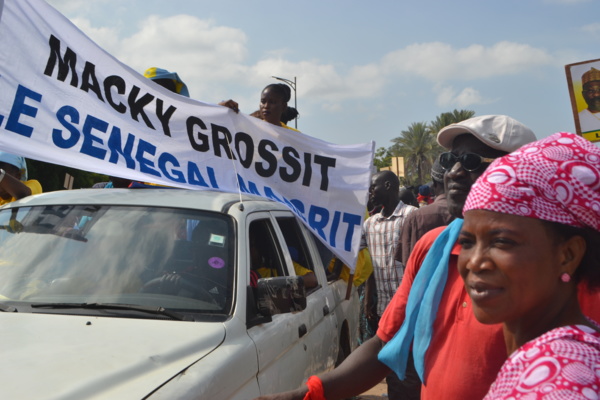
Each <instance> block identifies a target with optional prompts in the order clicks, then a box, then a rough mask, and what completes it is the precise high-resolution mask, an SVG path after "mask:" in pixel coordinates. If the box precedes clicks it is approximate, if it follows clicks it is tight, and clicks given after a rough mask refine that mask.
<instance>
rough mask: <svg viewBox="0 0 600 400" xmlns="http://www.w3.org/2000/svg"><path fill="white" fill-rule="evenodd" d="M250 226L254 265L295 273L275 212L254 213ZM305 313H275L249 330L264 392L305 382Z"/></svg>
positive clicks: (275, 272) (249, 254)
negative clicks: (275, 219) (274, 218)
mask: <svg viewBox="0 0 600 400" xmlns="http://www.w3.org/2000/svg"><path fill="white" fill-rule="evenodd" d="M246 227H247V228H246V229H247V233H246V237H247V238H248V239H247V240H248V242H247V246H246V247H247V249H248V251H247V255H246V257H247V260H249V261H250V262H249V263H248V264H249V266H250V268H252V269H254V270H259V268H260V269H266V270H271V271H272V275H271V276H275V275H278V276H284V275H286V276H287V275H291V272H290V269H288V265H287V263H286V261H285V258H284V256H283V248H282V246H281V242H280V234H278V232H277V228H276V226H275V221H274V220H273V218H272V217H271V215H270V214H269V213H268V212H257V213H252V214H250V215H249V216H248V217H247V223H246ZM253 262H254V264H255V265H252V264H253ZM256 263H260V266H257V265H256ZM248 301H251V299H248ZM301 314H302V312H295V313H285V314H277V315H273V317H272V321H270V322H265V323H262V324H259V325H256V326H253V327H251V328H249V329H248V335H249V336H250V338H251V339H252V340H253V341H254V343H255V345H256V351H257V358H258V374H257V380H258V384H259V387H260V390H261V393H274V392H279V391H283V390H289V389H292V388H294V387H297V386H299V385H300V384H301V383H302V380H303V378H304V369H305V366H306V365H307V364H308V362H309V361H308V355H307V352H306V350H305V349H304V346H303V344H302V342H301V338H302V336H304V335H305V333H304V330H305V329H304V327H303V326H302V325H303V322H302V317H301Z"/></svg>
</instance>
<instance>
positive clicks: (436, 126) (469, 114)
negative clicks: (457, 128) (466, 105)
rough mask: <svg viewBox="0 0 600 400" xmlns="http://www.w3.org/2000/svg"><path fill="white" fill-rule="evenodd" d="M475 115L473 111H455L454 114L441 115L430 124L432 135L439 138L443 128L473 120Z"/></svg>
mask: <svg viewBox="0 0 600 400" xmlns="http://www.w3.org/2000/svg"><path fill="white" fill-rule="evenodd" d="M474 115H475V111H472V110H454V111H452V112H445V113H441V114H440V115H438V116H437V117H436V118H435V119H434V120H433V121H431V123H430V124H429V127H430V129H431V133H432V134H433V135H436V136H437V134H438V132H439V131H440V130H441V129H442V128H444V127H446V126H448V125H450V124H456V123H457V122H460V121H464V120H465V119H469V118H473V116H474Z"/></svg>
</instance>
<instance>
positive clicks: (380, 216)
mask: <svg viewBox="0 0 600 400" xmlns="http://www.w3.org/2000/svg"><path fill="white" fill-rule="evenodd" d="M399 188H400V181H399V180H398V177H397V176H396V174H394V173H393V172H391V171H381V172H378V173H377V174H375V175H373V177H372V178H371V186H370V187H369V196H370V200H371V203H372V205H373V206H383V208H382V210H381V211H380V212H379V213H377V214H374V215H372V216H371V217H369V218H368V219H367V220H366V221H365V222H364V224H363V235H364V239H365V241H366V245H367V248H368V249H369V252H370V253H371V259H372V261H373V274H374V277H375V284H376V287H377V316H378V317H379V316H381V314H383V311H384V310H385V308H386V307H387V305H388V303H389V302H390V300H391V299H392V297H393V296H394V293H396V289H397V288H398V286H399V285H400V281H401V280H402V274H403V273H404V265H402V263H401V262H400V261H396V260H395V253H396V247H398V246H400V245H401V244H400V243H399V239H400V234H401V232H402V225H403V223H404V219H405V218H406V216H407V215H408V214H410V213H411V212H412V211H413V210H416V209H417V208H416V207H413V206H409V205H407V204H404V203H403V202H401V201H400V197H399Z"/></svg>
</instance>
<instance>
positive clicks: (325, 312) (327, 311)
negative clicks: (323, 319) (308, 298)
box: [323, 304, 329, 316]
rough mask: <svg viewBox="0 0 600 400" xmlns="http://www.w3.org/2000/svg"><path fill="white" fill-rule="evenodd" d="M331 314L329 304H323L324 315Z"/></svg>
mask: <svg viewBox="0 0 600 400" xmlns="http://www.w3.org/2000/svg"><path fill="white" fill-rule="evenodd" d="M328 314H329V306H328V305H327V304H325V305H324V306H323V316H326V315H328Z"/></svg>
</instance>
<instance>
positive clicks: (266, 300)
mask: <svg viewBox="0 0 600 400" xmlns="http://www.w3.org/2000/svg"><path fill="white" fill-rule="evenodd" d="M257 289H258V290H257V292H258V296H257V297H258V309H259V311H260V313H261V314H263V315H275V314H285V313H289V312H295V311H302V310H304V309H305V308H306V289H305V288H304V279H303V278H302V277H301V276H279V277H275V278H262V279H259V280H258V287H257Z"/></svg>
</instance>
